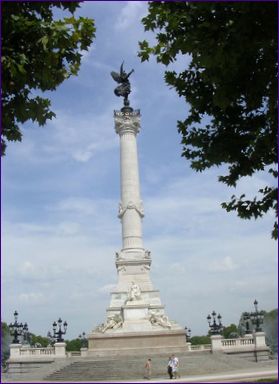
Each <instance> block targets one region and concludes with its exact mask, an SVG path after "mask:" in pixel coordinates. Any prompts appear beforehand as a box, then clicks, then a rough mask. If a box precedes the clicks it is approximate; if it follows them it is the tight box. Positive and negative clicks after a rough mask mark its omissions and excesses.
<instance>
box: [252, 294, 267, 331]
mask: <svg viewBox="0 0 279 384" xmlns="http://www.w3.org/2000/svg"><path fill="white" fill-rule="evenodd" d="M254 306H255V312H251V313H250V319H251V321H252V324H253V325H255V331H256V332H262V328H261V325H262V324H263V321H264V311H258V302H257V300H255V301H254Z"/></svg>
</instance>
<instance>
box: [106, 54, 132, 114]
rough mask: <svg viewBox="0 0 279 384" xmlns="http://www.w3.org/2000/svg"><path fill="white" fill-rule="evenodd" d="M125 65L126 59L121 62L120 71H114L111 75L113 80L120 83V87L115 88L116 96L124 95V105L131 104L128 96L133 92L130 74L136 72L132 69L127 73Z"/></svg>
mask: <svg viewBox="0 0 279 384" xmlns="http://www.w3.org/2000/svg"><path fill="white" fill-rule="evenodd" d="M123 65H124V61H123V63H122V64H121V67H120V73H117V72H114V71H112V72H111V76H112V78H113V80H115V81H116V82H117V83H119V84H120V85H118V87H116V88H115V90H114V93H115V94H116V96H122V97H124V105H125V106H129V100H128V96H129V94H130V93H131V84H130V81H129V76H130V75H131V74H132V73H133V72H134V70H133V69H132V70H131V72H129V73H126V72H125V71H124V69H123Z"/></svg>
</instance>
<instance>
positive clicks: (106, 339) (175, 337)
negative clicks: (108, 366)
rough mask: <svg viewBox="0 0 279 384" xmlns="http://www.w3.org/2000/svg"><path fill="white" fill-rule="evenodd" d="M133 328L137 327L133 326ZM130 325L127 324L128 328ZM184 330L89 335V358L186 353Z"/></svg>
mask: <svg viewBox="0 0 279 384" xmlns="http://www.w3.org/2000/svg"><path fill="white" fill-rule="evenodd" d="M132 323H133V322H131V324H130V326H131V328H133V327H135V324H132ZM128 326H129V324H127V327H128ZM186 351H187V345H186V342H185V333H184V331H183V330H156V331H149V332H148V331H144V332H141V333H139V332H138V331H136V332H127V331H126V332H123V331H122V332H121V331H120V330H118V332H110V333H109V332H106V333H103V334H102V333H94V332H93V333H91V334H89V335H88V354H87V355H88V356H122V355H151V354H160V353H162V352H169V353H174V352H175V353H177V352H186Z"/></svg>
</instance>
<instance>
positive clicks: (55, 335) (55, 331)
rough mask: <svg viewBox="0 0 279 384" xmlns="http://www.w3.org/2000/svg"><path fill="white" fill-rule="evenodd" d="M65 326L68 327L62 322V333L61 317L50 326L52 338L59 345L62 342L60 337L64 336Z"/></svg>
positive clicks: (65, 322)
mask: <svg viewBox="0 0 279 384" xmlns="http://www.w3.org/2000/svg"><path fill="white" fill-rule="evenodd" d="M67 326H68V324H67V321H64V323H63V328H64V331H62V320H61V317H59V319H58V320H57V322H56V321H54V323H53V324H52V327H53V338H54V339H56V342H57V343H61V342H63V341H64V339H63V338H62V336H63V335H65V334H66V331H67ZM57 327H58V328H57Z"/></svg>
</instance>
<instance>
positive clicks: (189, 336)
mask: <svg viewBox="0 0 279 384" xmlns="http://www.w3.org/2000/svg"><path fill="white" fill-rule="evenodd" d="M184 329H185V337H186V343H190V340H191V329H189V328H187V327H185V328H184Z"/></svg>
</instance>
